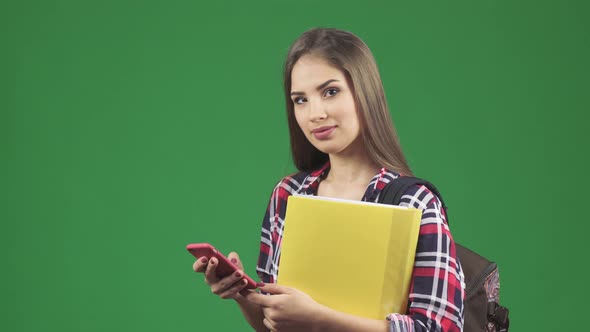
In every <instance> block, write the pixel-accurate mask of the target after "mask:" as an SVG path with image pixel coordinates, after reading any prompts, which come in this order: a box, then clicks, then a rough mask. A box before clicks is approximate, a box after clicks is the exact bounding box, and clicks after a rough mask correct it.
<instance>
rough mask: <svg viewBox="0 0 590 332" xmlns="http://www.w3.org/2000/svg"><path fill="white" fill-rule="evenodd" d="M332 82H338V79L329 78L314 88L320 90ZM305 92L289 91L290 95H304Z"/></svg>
mask: <svg viewBox="0 0 590 332" xmlns="http://www.w3.org/2000/svg"><path fill="white" fill-rule="evenodd" d="M332 82H339V81H338V80H335V79H330V80H327V81H325V82H324V83H322V84H320V85H318V87H317V88H316V90H318V91H320V90H322V89H323V88H325V87H326V86H327V85H328V84H330V83H332ZM304 95H305V93H303V92H300V91H291V96H304Z"/></svg>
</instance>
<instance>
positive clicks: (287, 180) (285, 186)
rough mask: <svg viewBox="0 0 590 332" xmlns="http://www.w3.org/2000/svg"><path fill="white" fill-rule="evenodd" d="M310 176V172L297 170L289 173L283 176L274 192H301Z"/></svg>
mask: <svg viewBox="0 0 590 332" xmlns="http://www.w3.org/2000/svg"><path fill="white" fill-rule="evenodd" d="M308 177H309V173H308V172H297V173H293V174H289V175H287V176H284V177H283V178H281V179H280V180H279V181H278V182H277V184H276V185H275V187H274V190H273V194H274V195H276V194H282V193H285V194H288V195H292V194H295V193H299V192H301V191H302V190H303V188H304V187H305V185H306V182H307V181H306V180H307V178H308Z"/></svg>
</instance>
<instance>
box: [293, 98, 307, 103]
mask: <svg viewBox="0 0 590 332" xmlns="http://www.w3.org/2000/svg"><path fill="white" fill-rule="evenodd" d="M304 102H305V98H303V97H297V98H295V99H293V103H294V104H303V103H304Z"/></svg>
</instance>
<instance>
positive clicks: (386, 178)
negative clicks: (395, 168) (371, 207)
mask: <svg viewBox="0 0 590 332" xmlns="http://www.w3.org/2000/svg"><path fill="white" fill-rule="evenodd" d="M329 171H330V162H329V161H328V162H326V163H325V164H324V165H323V166H322V167H321V168H319V169H317V170H315V171H312V172H311V173H309V175H308V176H307V178H306V179H305V181H304V183H303V186H302V188H301V189H302V190H301V194H303V195H316V193H317V189H318V186H319V184H320V181H321V180H322V179H324V178H325V177H326V175H328V172H329ZM398 176H399V174H397V173H396V172H392V171H389V170H388V169H386V168H381V170H380V171H379V173H377V174H375V176H373V178H372V179H371V181H370V182H369V184H368V186H367V189H366V191H365V194H364V196H363V198H362V200H363V201H368V202H374V201H376V200H377V197H378V196H379V193H380V192H381V190H382V189H383V188H384V187H385V185H386V184H387V183H389V182H390V181H391V180H393V179H394V178H396V177H398Z"/></svg>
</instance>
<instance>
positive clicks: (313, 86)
mask: <svg viewBox="0 0 590 332" xmlns="http://www.w3.org/2000/svg"><path fill="white" fill-rule="evenodd" d="M291 100H292V102H293V109H294V112H295V118H296V119H297V123H298V124H299V127H300V128H301V130H302V131H303V133H304V134H305V137H307V139H308V140H309V141H310V142H311V144H313V146H315V147H316V148H317V149H318V150H320V151H322V152H324V153H327V154H332V155H336V154H342V153H350V152H353V151H351V150H355V149H353V146H358V139H359V134H360V124H359V120H358V114H357V111H356V106H355V102H354V97H353V94H352V90H351V88H350V86H349V85H348V82H347V80H346V77H345V76H344V73H343V72H342V71H341V70H340V69H338V68H336V67H334V66H332V65H330V64H329V63H328V62H326V61H325V60H323V59H322V58H319V57H314V56H310V55H305V56H303V57H301V58H300V59H299V60H298V61H297V62H296V63H295V65H294V66H293V70H292V72H291Z"/></svg>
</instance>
